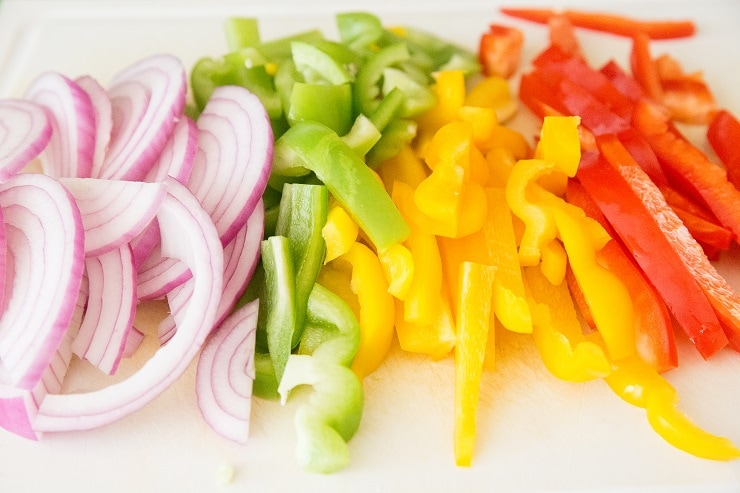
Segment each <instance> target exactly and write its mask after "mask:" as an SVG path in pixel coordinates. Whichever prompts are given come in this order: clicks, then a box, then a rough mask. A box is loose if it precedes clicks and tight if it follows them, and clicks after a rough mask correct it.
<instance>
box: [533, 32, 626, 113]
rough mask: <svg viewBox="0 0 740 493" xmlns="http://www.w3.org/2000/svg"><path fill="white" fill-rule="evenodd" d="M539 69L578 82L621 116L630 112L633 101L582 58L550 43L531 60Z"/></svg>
mask: <svg viewBox="0 0 740 493" xmlns="http://www.w3.org/2000/svg"><path fill="white" fill-rule="evenodd" d="M532 63H533V64H534V66H535V67H537V68H539V69H545V70H551V71H553V72H555V73H558V74H560V75H562V76H564V77H565V78H566V79H568V80H570V81H572V82H574V83H576V84H578V85H579V86H581V87H582V88H583V89H585V90H587V91H588V92H589V93H591V94H592V95H593V96H594V97H595V98H596V99H598V100H599V101H601V102H602V103H604V104H605V105H606V106H607V107H608V108H609V109H610V110H612V111H614V112H615V113H617V114H618V115H620V116H622V117H628V116H629V115H631V114H632V107H633V106H634V101H633V100H632V99H630V98H629V97H627V96H625V95H624V94H622V92H620V91H619V90H618V89H617V88H616V87H615V86H614V84H612V82H611V80H610V79H609V77H607V76H606V75H604V74H603V73H601V72H599V71H598V70H596V69H594V68H592V67H591V66H590V65H589V64H588V63H587V62H586V61H585V60H584V59H583V58H581V57H578V56H572V55H569V54H568V53H566V52H564V51H563V50H562V49H560V48H559V47H557V46H554V45H551V46H550V47H549V48H547V49H546V50H545V51H543V52H542V53H540V54H539V55H538V56H537V57H536V58H535V59H534V61H533V62H532Z"/></svg>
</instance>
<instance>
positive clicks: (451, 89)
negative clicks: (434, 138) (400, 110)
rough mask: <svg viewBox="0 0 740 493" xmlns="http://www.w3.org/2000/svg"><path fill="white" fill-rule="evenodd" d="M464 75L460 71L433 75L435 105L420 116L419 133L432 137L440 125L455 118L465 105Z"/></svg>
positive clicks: (446, 71)
mask: <svg viewBox="0 0 740 493" xmlns="http://www.w3.org/2000/svg"><path fill="white" fill-rule="evenodd" d="M465 93H466V88H465V75H464V74H463V72H462V70H443V71H441V72H437V73H436V74H435V75H434V94H435V96H436V97H437V104H435V105H434V106H433V107H432V108H431V109H429V110H428V111H426V112H425V113H424V114H422V115H421V116H420V117H419V118H418V119H417V122H418V124H419V132H420V133H425V134H427V135H429V136H431V135H433V134H434V132H436V131H437V129H439V128H440V127H442V125H444V124H445V123H449V122H451V121H453V120H454V119H455V118H457V113H458V111H459V110H460V108H461V107H462V106H463V104H464V103H465Z"/></svg>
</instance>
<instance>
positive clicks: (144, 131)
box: [99, 54, 187, 181]
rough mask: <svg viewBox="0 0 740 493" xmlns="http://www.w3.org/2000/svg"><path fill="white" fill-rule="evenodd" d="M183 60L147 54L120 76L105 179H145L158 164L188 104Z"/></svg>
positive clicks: (114, 86)
mask: <svg viewBox="0 0 740 493" xmlns="http://www.w3.org/2000/svg"><path fill="white" fill-rule="evenodd" d="M186 80H187V79H186V73H185V68H184V67H183V65H182V62H181V61H180V60H179V59H178V58H176V57H174V56H172V55H167V54H162V55H153V56H150V57H148V58H144V59H142V60H140V61H138V62H136V63H134V64H133V65H131V66H129V67H127V68H126V69H124V70H123V71H121V72H119V73H118V74H117V75H116V76H114V78H113V80H112V82H111V85H110V87H109V89H108V97H109V98H110V101H111V108H112V115H113V128H112V132H111V141H110V147H109V148H108V152H107V153H106V156H105V160H104V162H103V168H102V170H101V173H100V176H99V178H108V179H118V180H135V181H139V180H142V179H143V178H144V177H145V176H146V175H147V173H149V170H150V169H151V168H152V166H154V164H155V163H156V162H157V159H158V158H159V155H160V154H161V153H162V149H164V146H165V144H166V143H167V141H168V139H169V137H170V134H171V133H172V130H173V128H174V126H175V123H176V122H177V121H178V120H179V119H180V117H181V116H182V114H183V109H184V108H185V98H186V93H187V82H186Z"/></svg>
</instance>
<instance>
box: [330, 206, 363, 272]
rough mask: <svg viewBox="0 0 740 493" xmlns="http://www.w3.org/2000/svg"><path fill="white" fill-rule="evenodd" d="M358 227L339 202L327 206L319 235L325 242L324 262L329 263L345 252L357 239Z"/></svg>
mask: <svg viewBox="0 0 740 493" xmlns="http://www.w3.org/2000/svg"><path fill="white" fill-rule="evenodd" d="M359 229H360V227H359V226H357V223H356V222H355V221H354V220H353V219H352V218H351V217H350V215H349V214H347V211H346V210H344V207H342V206H341V205H340V204H336V203H335V204H333V205H332V206H331V207H330V208H329V212H328V214H327V217H326V224H324V227H323V228H322V229H321V236H322V237H323V238H324V242H325V243H326V256H325V257H324V263H325V264H326V263H329V262H331V261H332V260H334V259H335V258H337V257H339V256H341V255H343V254H345V253H347V251H349V249H350V248H351V247H352V245H353V244H354V243H355V240H357V234H358V232H359Z"/></svg>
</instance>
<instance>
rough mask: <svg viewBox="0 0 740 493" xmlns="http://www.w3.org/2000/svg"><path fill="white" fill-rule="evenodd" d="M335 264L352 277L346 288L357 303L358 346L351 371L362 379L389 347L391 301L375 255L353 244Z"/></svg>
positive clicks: (391, 339)
mask: <svg viewBox="0 0 740 493" xmlns="http://www.w3.org/2000/svg"><path fill="white" fill-rule="evenodd" d="M335 262H348V263H349V264H350V265H351V269H352V274H351V280H350V288H351V290H352V292H353V293H355V294H356V295H357V299H358V302H359V313H356V315H357V316H358V318H359V320H360V346H359V349H358V350H357V354H356V355H355V358H354V362H353V363H352V371H354V372H355V373H356V374H357V376H358V377H360V378H364V377H366V376H367V375H369V374H370V373H372V372H374V371H375V370H376V369H377V368H378V367H379V366H380V364H381V363H382V362H383V360H384V359H385V357H386V355H387V354H388V351H389V350H390V348H391V343H392V342H393V334H394V326H393V324H394V317H395V314H394V310H395V307H394V302H393V297H392V296H391V294H390V293H389V292H388V282H387V281H386V278H385V274H384V272H383V266H382V265H381V263H380V260H379V259H378V257H377V256H376V255H375V253H374V252H373V251H372V250H370V249H369V248H368V247H366V246H365V245H363V244H362V243H355V244H354V245H352V247H351V248H350V249H349V250H348V251H347V253H345V254H344V255H342V256H341V257H339V258H338V259H337V260H335Z"/></svg>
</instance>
